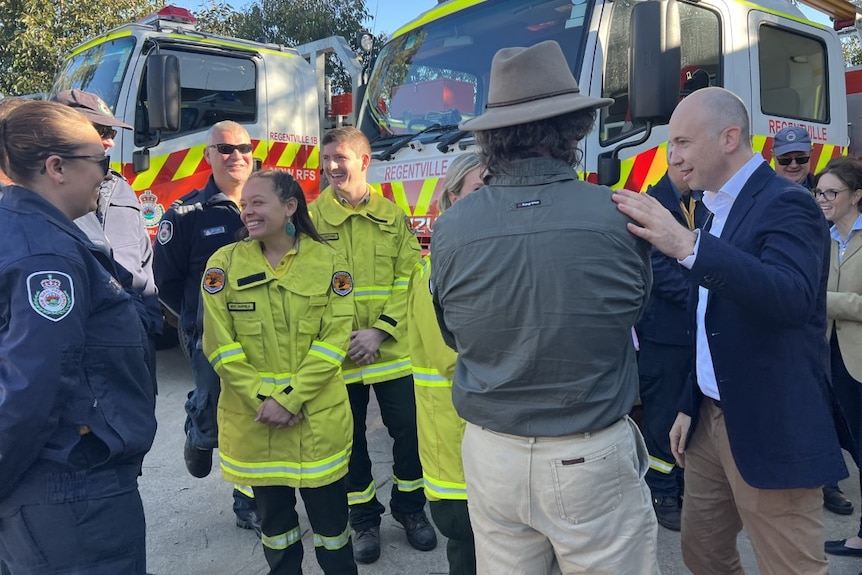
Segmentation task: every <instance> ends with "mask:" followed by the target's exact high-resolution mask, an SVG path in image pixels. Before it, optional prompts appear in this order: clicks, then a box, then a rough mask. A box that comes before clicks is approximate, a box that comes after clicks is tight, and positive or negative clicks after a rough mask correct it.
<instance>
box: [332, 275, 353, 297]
mask: <svg viewBox="0 0 862 575" xmlns="http://www.w3.org/2000/svg"><path fill="white" fill-rule="evenodd" d="M332 291H334V292H335V293H337V294H338V295H340V296H342V297H344V296H346V295H347V294H349V293H350V292H352V291H353V278H352V277H350V274H349V273H347V272H335V273H334V274H332Z"/></svg>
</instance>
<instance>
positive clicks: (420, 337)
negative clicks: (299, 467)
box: [407, 153, 483, 575]
mask: <svg viewBox="0 0 862 575" xmlns="http://www.w3.org/2000/svg"><path fill="white" fill-rule="evenodd" d="M481 172H482V167H481V165H480V163H479V156H478V155H477V154H472V153H471V154H462V155H461V156H458V157H457V158H456V159H455V160H454V161H453V162H452V163H451V164H450V165H449V169H448V171H447V173H446V181H445V182H444V184H443V193H442V194H441V195H440V199H439V200H438V202H437V212H438V213H440V214H442V213H443V212H444V211H445V210H447V209H448V208H449V207H450V206H451V205H452V204H453V203H454V202H456V201H458V200H459V199H460V198H463V197H464V196H466V195H467V194H469V193H470V192H472V191H474V190H477V189H479V188H480V187H482V185H483V183H482V178H481ZM432 289H433V286H432V285H431V255H430V254H429V255H427V256H425V257H424V258H423V259H422V261H421V262H420V263H418V264H416V267H415V268H414V269H413V275H412V276H410V286H409V288H408V290H407V332H408V336H409V337H408V339H409V342H410V359H411V360H412V363H413V381H414V382H415V389H416V423H417V426H418V431H419V458H420V459H421V461H422V475H423V480H424V483H425V496H426V497H427V498H428V501H429V506H430V508H431V517H432V518H433V519H434V523H435V524H436V525H437V529H439V530H440V533H442V534H443V535H445V536H446V537H448V538H449V541H448V542H447V544H446V557H447V558H448V560H449V574H450V575H474V574H475V573H476V550H475V544H474V542H473V530H472V529H471V527H470V514H469V513H468V512H467V483H466V482H465V481H464V466H463V464H462V463H461V439H462V438H463V436H464V428H465V426H466V424H465V422H464V420H463V419H461V418H460V417H459V416H458V413H457V412H456V411H455V406H454V405H452V377H453V375H454V371H455V360H456V359H457V358H458V354H456V353H455V352H454V351H452V348H450V347H449V346H448V345H446V343H445V342H444V341H443V336H442V335H441V334H440V326H439V324H438V323H437V315H436V313H435V312H434V304H433V302H432V299H431V290H432Z"/></svg>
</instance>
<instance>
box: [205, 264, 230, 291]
mask: <svg viewBox="0 0 862 575" xmlns="http://www.w3.org/2000/svg"><path fill="white" fill-rule="evenodd" d="M224 282H225V273H224V270H223V269H221V268H210V269H208V270H207V271H205V272H204V283H203V288H204V291H205V292H207V293H218V292H220V291H221V290H223V289H224Z"/></svg>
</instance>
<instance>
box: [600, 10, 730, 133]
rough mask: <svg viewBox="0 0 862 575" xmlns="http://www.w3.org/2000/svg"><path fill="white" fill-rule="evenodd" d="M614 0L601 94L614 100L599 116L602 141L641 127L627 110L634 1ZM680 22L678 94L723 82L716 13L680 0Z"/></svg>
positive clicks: (719, 33)
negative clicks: (630, 25) (630, 36)
mask: <svg viewBox="0 0 862 575" xmlns="http://www.w3.org/2000/svg"><path fill="white" fill-rule="evenodd" d="M637 1H641V0H617V1H615V2H614V3H613V4H611V6H612V7H613V13H612V14H611V26H610V32H609V34H608V43H607V59H606V62H605V70H604V76H603V80H602V82H603V83H602V96H603V97H605V98H614V100H615V102H614V103H613V104H612V105H610V106H608V107H607V108H603V109H602V111H601V115H600V117H599V126H600V130H601V132H600V138H601V142H602V144H611V143H614V142H617V141H619V140H622V139H625V138H627V137H629V136H630V135H632V134H633V133H635V132H637V131H639V130H641V129H642V128H643V125H642V124H639V123H633V122H632V120H631V117H630V114H629V44H630V38H629V20H630V19H631V11H632V8H633V7H634V5H635V3H636V2H637ZM679 18H680V26H681V27H682V29H683V30H686V31H688V32H687V33H686V34H683V35H682V37H681V39H680V40H681V43H680V59H681V65H682V67H681V68H680V76H679V77H680V82H679V89H680V98H684V97H685V96H687V95H689V94H691V93H692V92H693V91H695V90H699V89H701V88H706V87H707V86H721V85H723V82H722V78H721V66H720V63H721V27H720V23H719V18H718V15H717V14H716V13H715V12H712V11H711V10H708V9H706V8H704V7H702V6H694V5H692V4H688V3H685V2H680V3H679Z"/></svg>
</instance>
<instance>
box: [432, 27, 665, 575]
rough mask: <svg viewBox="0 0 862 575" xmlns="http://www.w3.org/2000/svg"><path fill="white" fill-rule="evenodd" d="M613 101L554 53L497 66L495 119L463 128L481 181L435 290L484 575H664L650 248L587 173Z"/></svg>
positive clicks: (505, 54)
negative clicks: (642, 398) (640, 405)
mask: <svg viewBox="0 0 862 575" xmlns="http://www.w3.org/2000/svg"><path fill="white" fill-rule="evenodd" d="M612 102H613V100H610V99H605V98H591V97H588V96H585V95H583V94H581V93H580V91H579V89H578V84H577V81H576V80H575V78H574V77H573V76H572V73H571V70H570V68H569V65H568V63H567V62H566V59H565V56H564V55H563V52H562V50H561V49H560V47H559V45H558V44H557V43H556V42H542V43H540V44H536V45H534V46H532V47H530V48H506V49H503V50H500V51H499V52H497V54H496V56H494V60H493V62H492V64H491V79H490V87H489V95H488V104H487V106H486V110H485V113H483V114H482V115H480V116H478V117H476V118H473V119H471V120H468V121H466V122H464V123H463V124H461V126H460V127H461V129H464V130H472V131H474V132H475V135H476V141H477V143H478V145H479V147H480V148H481V157H482V160H483V163H484V164H485V166H486V167H487V176H486V178H485V184H486V185H485V187H483V188H481V189H479V190H477V191H476V192H474V193H472V194H471V195H469V196H467V197H466V198H464V199H463V200H461V201H459V202H458V203H457V204H456V205H455V206H454V207H453V208H452V209H450V210H447V212H446V213H445V214H443V215H442V216H441V217H440V218H439V219H438V220H437V222H436V224H435V227H434V235H433V236H432V246H431V252H432V253H433V254H434V267H433V271H432V285H433V288H432V289H433V293H434V302H435V305H436V306H437V312H438V318H439V320H440V327H441V329H442V331H443V335H444V338H445V339H446V341H447V343H448V344H449V345H450V346H451V347H453V348H455V349H457V351H458V352H459V354H460V355H459V357H458V363H457V365H456V368H455V378H454V385H453V392H452V395H453V401H454V404H455V407H456V409H457V411H458V413H459V414H460V415H461V417H463V418H464V419H465V420H466V421H467V429H466V432H465V435H464V442H463V458H464V471H465V475H466V479H467V490H468V496H469V500H470V518H471V523H472V525H473V529H474V532H475V537H476V554H477V557H476V560H477V567H478V572H479V573H485V574H494V575H498V574H500V573H506V574H507V575H515V574H523V575H541V574H543V573H559V572H562V573H574V572H578V573H581V572H583V573H596V572H601V573H614V574H616V575H626V574H644V575H646V574H650V575H653V574H654V573H657V572H658V565H657V559H656V536H657V523H656V519H655V514H654V513H653V510H652V507H651V505H650V494H649V490H648V488H647V486H646V483H645V482H644V479H643V476H644V473H645V472H646V469H647V466H648V455H647V452H646V448H645V447H644V443H643V438H642V437H641V435H640V433H639V431H638V430H637V427H636V426H635V425H634V423H632V421H631V420H630V419H629V418H628V415H627V414H628V413H629V410H630V409H631V407H632V405H633V404H634V402H635V398H636V396H637V392H638V372H637V363H636V360H635V349H634V346H633V344H632V340H631V327H632V325H634V324H635V323H636V322H637V320H638V318H639V317H640V314H641V310H642V309H643V308H644V306H645V304H646V302H647V298H648V296H649V291H650V286H651V283H652V276H651V269H650V260H649V248H648V246H647V245H646V244H645V243H644V242H642V241H641V240H638V239H636V238H634V237H633V236H632V234H630V233H629V232H628V230H627V229H626V223H627V222H628V221H629V220H628V219H627V218H626V217H624V216H622V215H621V214H620V213H615V212H617V210H616V208H615V207H614V205H613V203H612V202H611V199H610V197H611V190H610V189H608V188H605V187H599V186H595V185H592V184H588V183H586V182H583V181H580V180H579V179H578V176H577V174H576V172H575V169H574V166H575V165H576V164H577V163H578V162H579V160H580V152H579V150H578V148H577V144H578V142H579V141H580V140H581V139H583V138H584V137H585V136H586V135H587V134H588V133H589V132H590V130H592V128H593V125H594V123H595V118H596V109H597V108H601V107H603V106H607V105H609V104H611V103H612Z"/></svg>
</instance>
